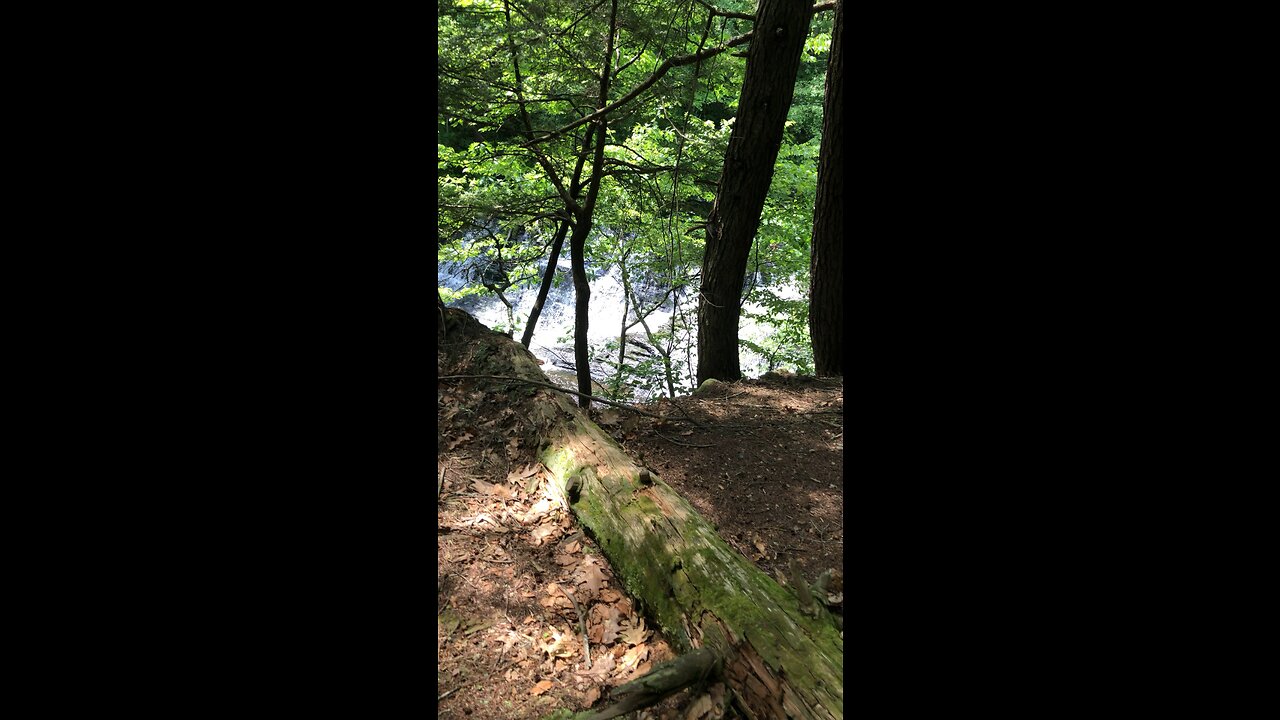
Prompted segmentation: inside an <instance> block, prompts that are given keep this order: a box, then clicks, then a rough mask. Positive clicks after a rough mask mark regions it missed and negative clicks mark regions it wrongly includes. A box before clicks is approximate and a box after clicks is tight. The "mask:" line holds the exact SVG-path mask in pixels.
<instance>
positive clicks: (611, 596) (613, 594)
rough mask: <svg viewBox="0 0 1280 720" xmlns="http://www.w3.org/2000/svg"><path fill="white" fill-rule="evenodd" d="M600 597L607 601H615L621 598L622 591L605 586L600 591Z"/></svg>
mask: <svg viewBox="0 0 1280 720" xmlns="http://www.w3.org/2000/svg"><path fill="white" fill-rule="evenodd" d="M600 599H601V600H603V601H605V602H608V603H611V602H617V601H619V600H621V599H622V593H620V592H618V591H617V590H614V589H613V588H605V589H604V590H601V591H600Z"/></svg>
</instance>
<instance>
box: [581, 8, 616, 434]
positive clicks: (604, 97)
mask: <svg viewBox="0 0 1280 720" xmlns="http://www.w3.org/2000/svg"><path fill="white" fill-rule="evenodd" d="M617 22H618V0H613V3H612V6H611V9H610V11H609V34H608V40H606V41H605V49H604V70H603V72H601V73H600V106H601V108H603V107H605V106H606V105H607V104H608V102H609V80H610V79H611V78H610V76H612V74H613V37H614V33H615V32H617V28H616V26H617ZM607 118H608V115H601V116H600V118H599V119H598V120H596V145H595V156H594V157H593V158H592V163H591V179H590V180H588V181H587V198H586V200H585V201H583V203H582V207H581V209H580V210H579V211H578V213H577V224H576V225H574V228H573V235H571V236H570V237H569V259H570V264H571V265H572V266H573V288H574V291H575V301H574V307H573V310H574V320H573V332H574V337H573V364H574V368H575V370H577V373H578V392H579V393H585V395H591V394H593V393H592V388H591V357H590V355H589V354H588V352H587V347H588V346H587V328H588V325H589V323H588V321H587V314H588V311H589V309H590V305H591V285H590V284H589V283H588V281H587V264H586V245H587V234H588V233H590V232H591V221H592V216H593V215H594V214H595V211H596V198H597V197H599V195H600V180H601V179H602V178H603V177H604V144H605V142H607V139H608V134H607V123H606V120H607ZM585 395H579V396H578V405H579V406H580V407H582V408H583V409H584V410H585V409H589V408H590V407H591V399H590V398H588V397H586V396H585Z"/></svg>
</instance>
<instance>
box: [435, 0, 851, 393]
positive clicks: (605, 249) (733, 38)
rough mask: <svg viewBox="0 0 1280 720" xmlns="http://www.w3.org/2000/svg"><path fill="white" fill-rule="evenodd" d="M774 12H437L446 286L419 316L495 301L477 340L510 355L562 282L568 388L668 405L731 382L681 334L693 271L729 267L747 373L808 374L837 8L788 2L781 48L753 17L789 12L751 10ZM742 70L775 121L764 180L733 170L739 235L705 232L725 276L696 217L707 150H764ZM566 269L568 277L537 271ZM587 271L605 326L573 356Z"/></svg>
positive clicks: (713, 165) (506, 4)
mask: <svg viewBox="0 0 1280 720" xmlns="http://www.w3.org/2000/svg"><path fill="white" fill-rule="evenodd" d="M782 5H784V3H782V2H778V1H777V0H774V1H773V2H770V1H769V0H762V2H761V3H760V7H759V8H757V6H756V3H755V2H748V1H744V0H682V1H678V2H667V1H665V0H663V1H661V2H659V1H658V0H652V1H650V2H618V1H617V0H595V1H593V2H585V3H584V2H582V1H581V0H537V2H530V1H529V0H440V2H439V6H438V10H439V18H438V19H439V45H438V67H439V85H438V101H439V108H438V127H437V132H438V147H437V151H438V165H437V187H438V197H439V200H438V208H437V210H438V213H437V217H438V220H437V243H438V260H439V263H440V267H441V268H445V267H448V268H450V270H449V272H450V273H453V274H454V276H455V279H454V280H453V281H451V282H450V283H444V282H442V283H440V284H439V285H438V302H439V303H440V304H442V305H455V304H457V303H460V302H464V301H466V299H467V298H469V297H471V298H473V299H478V298H481V297H486V298H487V297H494V298H498V299H500V300H501V302H502V303H503V304H505V305H506V306H507V317H508V320H507V322H505V323H504V324H503V325H502V326H501V327H498V328H496V329H499V330H504V331H507V332H510V333H512V334H513V337H516V338H520V339H521V342H523V343H524V344H525V346H526V347H528V346H529V345H530V340H531V338H532V335H533V332H534V329H535V328H536V327H537V323H538V318H539V314H540V312H541V311H542V309H543V302H544V299H545V298H546V297H547V295H548V293H550V292H551V291H552V290H553V289H561V288H563V289H566V290H567V289H568V285H569V283H570V282H572V286H573V290H574V295H575V306H574V307H575V326H574V337H573V341H574V355H573V362H572V363H571V365H572V366H573V367H574V368H575V369H576V370H577V376H578V388H579V390H580V391H583V392H586V393H588V394H592V393H594V394H597V395H600V396H602V397H610V398H611V399H615V400H616V399H630V398H633V397H635V395H636V393H638V392H643V393H644V394H646V395H652V394H655V393H656V394H663V395H670V396H674V395H676V394H684V393H688V392H689V391H691V390H692V389H693V387H694V386H696V385H697V384H698V383H699V382H700V381H701V380H703V379H706V378H707V377H720V376H722V375H729V376H732V375H733V374H734V373H735V372H736V371H737V367H738V361H737V357H736V355H735V357H733V358H732V362H731V363H728V364H727V365H716V366H714V367H712V366H709V365H708V366H706V367H703V368H701V369H700V368H699V365H698V357H697V356H698V352H699V349H700V348H701V347H703V345H702V344H701V341H702V336H701V335H700V332H701V333H702V334H706V333H708V332H712V331H711V330H709V329H708V328H707V322H708V321H707V320H706V318H705V317H704V318H703V321H702V327H701V329H700V315H701V313H700V311H699V306H700V305H704V307H703V310H707V311H709V310H712V309H713V308H720V306H719V305H718V304H716V303H715V302H714V301H709V300H708V299H707V297H706V296H705V295H703V293H702V290H703V288H704V283H705V282H706V281H707V280H708V279H709V278H706V277H704V275H705V274H706V273H707V272H709V271H708V267H711V268H713V271H714V272H717V273H727V274H728V275H729V278H728V279H727V280H726V279H725V278H723V277H722V278H719V280H720V282H721V284H724V283H726V282H727V283H729V284H730V285H735V286H738V287H740V288H741V296H740V298H735V299H733V302H734V303H735V304H736V306H737V307H735V308H733V309H732V316H731V318H730V320H729V322H730V324H732V323H733V321H734V320H736V319H737V317H738V312H739V311H740V312H741V318H742V322H743V323H744V324H745V323H751V324H753V325H754V326H756V327H758V328H762V329H763V332H759V333H756V334H754V335H753V336H752V337H747V336H746V335H745V334H744V335H743V336H741V337H740V336H739V335H738V327H737V326H736V325H735V326H734V327H732V328H731V331H732V333H733V338H732V340H731V342H732V343H733V346H736V347H737V348H738V351H739V352H741V353H743V354H744V355H745V356H750V357H751V358H754V359H755V360H756V363H755V364H753V367H759V368H760V369H762V370H774V369H786V370H790V371H793V372H797V373H802V374H812V373H814V372H815V357H814V346H813V343H812V342H811V318H810V305H811V298H810V295H811V292H810V291H811V283H812V277H811V274H812V272H813V269H812V268H813V262H814V257H815V252H814V248H813V243H814V235H815V226H816V225H815V223H816V221H815V199H816V197H817V196H818V185H819V171H818V170H819V160H820V154H821V152H822V151H823V147H824V145H823V132H824V98H825V97H826V95H827V94H828V93H827V92H826V83H827V82H828V66H829V64H830V63H829V60H830V56H831V54H832V44H833V43H832V41H833V24H834V23H835V22H836V15H837V12H831V10H837V9H838V7H839V6H838V5H837V4H836V3H829V2H828V3H819V4H818V5H817V6H816V7H811V6H804V11H803V13H802V15H803V18H802V22H801V21H797V22H796V23H795V25H794V27H795V28H796V29H797V30H796V32H799V33H801V35H800V37H786V38H784V39H785V40H786V42H787V43H789V44H788V45H787V46H786V47H783V46H782V45H781V44H779V45H777V47H775V46H774V45H771V44H770V43H774V42H775V35H776V36H778V37H781V36H783V35H784V32H783V28H784V26H783V24H782V21H781V20H778V21H776V22H774V21H770V22H769V23H767V24H768V25H769V27H770V28H771V29H772V31H771V32H767V33H763V34H762V33H761V32H760V30H759V29H758V28H756V27H755V25H756V23H757V22H760V21H761V18H763V17H766V16H765V14H766V13H769V12H779V13H782V12H791V13H794V7H793V8H792V9H789V10H783V9H779V10H776V11H775V10H773V9H772V8H771V6H782ZM838 11H839V12H842V10H838ZM758 12H759V13H760V15H757V13H758ZM770 17H772V16H770ZM778 17H781V15H779V16H778ZM775 25H776V27H774V26H775ZM786 27H788V28H790V27H791V26H790V25H787V26H786ZM797 51H798V53H799V58H798V68H796V69H795V71H794V73H795V74H794V80H793V81H789V80H787V79H786V78H782V79H777V78H775V77H772V76H769V77H766V76H765V75H763V73H765V72H766V71H768V70H769V69H770V68H771V67H772V66H775V65H777V63H775V62H773V61H772V60H766V59H764V58H768V57H769V56H768V55H767V54H766V53H769V52H773V53H775V54H776V53H794V52H797ZM755 53H758V55H754V54H755ZM756 57H758V58H761V59H759V60H756V61H755V63H754V64H752V58H756ZM752 73H755V74H756V80H755V82H757V83H765V85H758V87H764V88H766V92H768V93H773V94H770V95H768V97H770V98H774V97H776V98H785V100H786V105H785V106H784V107H785V110H786V112H785V120H784V119H783V118H782V117H781V116H780V115H779V116H778V117H777V118H776V120H777V121H779V122H781V124H782V126H781V127H780V128H779V130H780V133H781V135H780V142H778V143H776V147H777V151H776V160H774V161H773V163H772V167H771V172H770V169H769V168H767V167H766V168H765V169H764V170H763V171H759V170H752V171H751V173H752V175H753V177H752V178H751V181H752V182H756V183H761V184H762V185H761V187H762V188H763V187H765V186H767V192H764V191H763V190H762V192H764V197H763V204H762V206H761V207H759V209H758V210H757V211H754V212H756V213H758V223H757V224H755V227H754V229H752V228H751V227H750V223H748V227H747V228H746V234H745V235H743V233H741V232H739V235H743V237H742V238H741V239H734V238H729V237H726V238H725V239H724V242H727V243H736V245H735V248H736V249H737V250H739V251H745V253H746V267H745V271H740V270H739V269H738V268H737V267H736V264H735V263H729V264H728V265H724V264H720V265H717V264H716V263H715V262H712V261H713V259H714V258H711V257H708V255H709V253H708V250H707V249H708V245H709V238H710V237H712V236H715V235H716V233H717V232H718V229H717V228H718V226H717V225H716V223H717V222H718V220H717V217H718V215H717V213H723V212H729V211H730V210H731V209H732V208H733V207H734V206H733V205H732V204H731V200H732V198H721V197H719V195H720V193H721V190H722V186H723V185H724V184H725V176H726V174H727V173H728V172H729V171H728V170H727V168H729V167H730V166H731V165H730V164H727V161H726V154H727V153H728V154H729V156H730V158H732V157H733V156H734V153H738V154H741V153H742V152H744V151H743V150H742V149H741V148H742V147H744V146H743V143H746V145H745V148H746V150H745V152H747V153H756V152H759V153H761V155H760V156H761V157H767V152H766V150H768V148H767V145H768V144H769V143H768V142H767V141H763V142H760V141H754V140H753V139H752V137H751V136H748V134H749V133H758V132H761V130H760V128H761V127H763V125H762V124H761V121H759V120H757V119H756V118H755V116H753V115H752V113H753V112H756V108H755V106H754V105H753V106H752V107H740V103H741V102H742V98H743V97H744V84H745V85H746V86H747V87H748V88H749V87H751V82H752V81H751V78H750V75H751V74H752ZM788 82H790V87H785V88H783V87H781V85H786V84H787V83H788ZM769 83H771V84H772V85H769ZM784 91H785V92H784ZM752 97H757V96H755V95H753V96H752ZM764 105H766V106H767V105H768V102H765V103H764ZM777 111H778V110H777V108H774V110H773V112H774V113H777ZM766 120H767V122H765V124H768V123H770V122H774V120H769V119H766ZM735 132H737V133H738V136H739V137H737V138H736V140H735ZM735 143H736V144H735ZM735 147H737V148H739V149H738V150H735V149H734V148H735ZM735 212H738V213H739V214H748V215H749V214H751V212H752V211H750V210H748V211H747V212H746V213H743V212H741V211H735ZM709 223H711V226H710V227H709V225H708V224H709ZM566 245H567V246H568V247H567V248H566V247H565V246H566ZM716 257H719V255H718V254H717V256H716ZM566 259H567V260H568V261H569V264H570V265H571V267H572V271H571V272H570V273H568V275H569V276H570V277H565V275H566V274H565V273H563V272H560V273H557V272H556V267H557V265H559V264H562V263H563V262H564V261H565V260H566ZM726 268H727V269H726ZM833 271H834V272H839V269H838V268H833ZM444 272H445V271H444V270H443V269H442V270H441V274H442V275H443V274H444ZM605 273H611V274H612V276H613V277H616V278H617V279H618V281H619V283H620V284H621V286H622V292H621V298H620V302H621V304H622V305H623V307H622V308H621V310H622V319H623V321H622V322H621V323H620V324H619V326H618V327H616V328H611V330H612V339H611V340H608V341H605V342H597V343H594V344H591V343H588V342H587V338H586V335H587V331H588V323H589V322H590V317H589V315H590V313H591V312H594V308H593V307H592V304H591V303H592V300H591V289H590V283H591V280H592V279H593V278H596V277H600V276H601V275H602V274H605ZM706 287H711V286H710V285H707V286H706ZM520 291H527V294H528V296H530V297H531V296H532V295H533V294H534V293H537V295H538V299H537V300H536V301H535V302H533V303H532V307H529V305H528V304H527V303H526V304H521V305H520V306H519V308H517V307H516V306H515V305H514V304H513V303H511V302H509V300H508V297H509V296H511V295H512V294H513V293H517V292H520ZM731 295H732V294H731ZM707 302H711V305H710V307H707V306H705V303H707ZM721 309H722V308H721ZM819 316H820V317H823V318H825V317H826V313H825V312H824V313H821V314H819ZM707 317H709V316H707ZM841 322H842V320H841ZM706 347H711V346H710V345H707V346H706ZM707 352H710V351H707ZM823 352H826V351H825V350H824V351H823ZM820 355H821V353H820ZM821 359H822V358H821V357H820V358H819V360H821ZM833 362H835V363H836V365H835V366H834V367H837V368H838V367H839V361H838V359H836V360H834V361H833V360H830V359H828V360H827V361H825V362H819V363H818V366H819V367H818V368H817V370H818V374H839V371H838V370H837V371H835V372H832V371H831V367H833V365H832V363H833ZM704 365H706V363H704ZM824 368H826V371H824ZM721 379H736V378H733V377H721ZM593 383H594V384H593Z"/></svg>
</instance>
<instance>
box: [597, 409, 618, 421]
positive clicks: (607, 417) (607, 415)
mask: <svg viewBox="0 0 1280 720" xmlns="http://www.w3.org/2000/svg"><path fill="white" fill-rule="evenodd" d="M621 419H622V413H620V412H618V411H617V410H614V409H612V408H611V409H609V410H605V411H604V412H602V413H600V417H598V418H596V424H597V425H617V424H618V421H619V420H621Z"/></svg>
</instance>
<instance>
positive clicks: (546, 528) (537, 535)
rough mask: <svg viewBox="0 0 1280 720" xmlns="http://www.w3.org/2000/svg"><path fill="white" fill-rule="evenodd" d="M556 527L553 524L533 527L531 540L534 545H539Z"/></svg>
mask: <svg viewBox="0 0 1280 720" xmlns="http://www.w3.org/2000/svg"><path fill="white" fill-rule="evenodd" d="M557 529H558V528H556V526H554V525H539V526H538V527H536V528H534V529H533V540H534V544H535V545H541V544H542V543H543V541H545V540H546V539H547V538H548V537H549V536H550V535H551V534H552V533H554V532H556V530H557Z"/></svg>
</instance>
